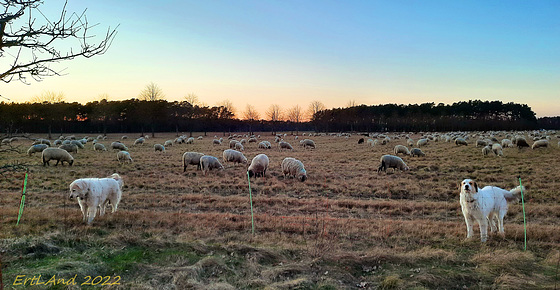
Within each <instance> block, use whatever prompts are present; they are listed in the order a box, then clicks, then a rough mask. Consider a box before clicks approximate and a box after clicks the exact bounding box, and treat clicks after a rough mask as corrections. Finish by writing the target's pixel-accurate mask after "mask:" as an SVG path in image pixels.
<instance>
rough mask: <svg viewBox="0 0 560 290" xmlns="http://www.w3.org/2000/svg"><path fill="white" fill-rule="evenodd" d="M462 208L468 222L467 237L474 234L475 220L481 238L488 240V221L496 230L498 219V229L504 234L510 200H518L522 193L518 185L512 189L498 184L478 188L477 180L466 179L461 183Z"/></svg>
mask: <svg viewBox="0 0 560 290" xmlns="http://www.w3.org/2000/svg"><path fill="white" fill-rule="evenodd" d="M460 189H461V209H462V210H463V215H464V216H465V223H466V224H467V239H469V238H472V236H473V225H474V221H475V220H476V222H478V225H479V227H480V240H481V241H482V242H486V240H487V239H488V223H490V231H491V232H495V231H496V221H497V222H498V227H497V228H498V230H499V233H500V234H501V235H504V216H505V215H506V213H507V210H508V205H507V203H508V202H513V201H517V199H518V197H519V194H520V193H521V187H520V186H518V187H516V188H514V189H512V190H510V191H507V190H505V189H501V188H499V187H496V186H485V187H484V188H482V189H479V188H478V185H477V184H476V182H474V181H472V180H471V179H465V180H463V182H462V183H461V188H460Z"/></svg>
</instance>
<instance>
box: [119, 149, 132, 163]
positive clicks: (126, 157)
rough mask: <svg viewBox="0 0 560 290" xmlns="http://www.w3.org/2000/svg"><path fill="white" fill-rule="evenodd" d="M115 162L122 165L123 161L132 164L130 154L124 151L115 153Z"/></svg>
mask: <svg viewBox="0 0 560 290" xmlns="http://www.w3.org/2000/svg"><path fill="white" fill-rule="evenodd" d="M117 161H119V164H120V163H124V162H125V161H126V162H128V163H132V157H130V153H128V152H126V151H119V152H117Z"/></svg>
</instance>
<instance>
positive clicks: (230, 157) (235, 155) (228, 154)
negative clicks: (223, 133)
mask: <svg viewBox="0 0 560 290" xmlns="http://www.w3.org/2000/svg"><path fill="white" fill-rule="evenodd" d="M222 157H223V160H224V163H225V162H233V163H242V164H247V157H245V155H243V153H241V152H239V151H237V150H233V149H226V150H224V152H223V153H222Z"/></svg>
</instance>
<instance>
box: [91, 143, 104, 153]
mask: <svg viewBox="0 0 560 290" xmlns="http://www.w3.org/2000/svg"><path fill="white" fill-rule="evenodd" d="M93 150H95V151H107V148H105V145H103V144H101V143H95V144H93Z"/></svg>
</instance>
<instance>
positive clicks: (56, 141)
mask: <svg viewBox="0 0 560 290" xmlns="http://www.w3.org/2000/svg"><path fill="white" fill-rule="evenodd" d="M53 145H54V146H60V145H62V140H60V139H56V140H54V143H53Z"/></svg>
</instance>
